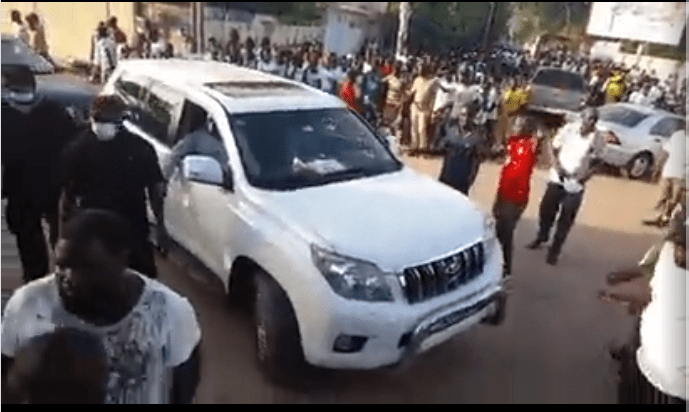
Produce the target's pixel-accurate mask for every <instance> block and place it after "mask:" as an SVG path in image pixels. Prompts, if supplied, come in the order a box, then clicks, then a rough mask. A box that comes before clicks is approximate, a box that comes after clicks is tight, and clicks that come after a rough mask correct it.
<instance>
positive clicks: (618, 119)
mask: <svg viewBox="0 0 689 412" xmlns="http://www.w3.org/2000/svg"><path fill="white" fill-rule="evenodd" d="M599 114H600V117H599V118H600V120H601V121H604V122H610V123H615V124H619V125H622V126H625V127H634V126H636V125H638V124H639V123H641V121H642V120H644V119H645V118H647V117H648V114H646V113H641V112H638V111H636V110H633V109H630V108H628V107H622V106H604V107H601V108H600V109H599Z"/></svg>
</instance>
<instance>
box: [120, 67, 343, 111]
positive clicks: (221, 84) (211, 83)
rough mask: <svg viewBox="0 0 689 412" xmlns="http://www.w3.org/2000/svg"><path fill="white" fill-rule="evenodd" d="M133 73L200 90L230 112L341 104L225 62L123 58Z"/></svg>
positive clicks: (325, 96) (330, 97)
mask: <svg viewBox="0 0 689 412" xmlns="http://www.w3.org/2000/svg"><path fill="white" fill-rule="evenodd" d="M122 64H123V67H124V68H125V69H126V70H128V71H131V72H132V73H133V74H140V75H145V76H147V77H153V78H154V79H156V80H159V81H162V82H164V83H167V84H169V85H171V86H178V87H183V88H185V89H188V88H196V89H201V90H203V91H205V92H206V93H208V94H209V95H210V96H212V97H214V98H215V99H217V100H218V101H220V102H221V103H222V104H223V105H224V106H225V108H226V109H227V110H228V111H229V112H231V113H248V112H268V111H286V110H305V109H319V108H334V107H345V105H344V103H343V102H342V101H340V99H338V98H337V97H335V96H331V95H329V94H326V93H323V92H321V91H320V90H316V89H313V88H311V87H308V86H307V85H305V84H302V83H299V82H294V81H291V80H288V79H284V78H282V77H278V76H274V75H270V74H266V73H263V72H260V71H258V70H252V69H248V68H244V67H240V66H236V65H232V64H228V63H222V62H215V61H197V60H183V59H170V60H127V61H124V62H123V63H122Z"/></svg>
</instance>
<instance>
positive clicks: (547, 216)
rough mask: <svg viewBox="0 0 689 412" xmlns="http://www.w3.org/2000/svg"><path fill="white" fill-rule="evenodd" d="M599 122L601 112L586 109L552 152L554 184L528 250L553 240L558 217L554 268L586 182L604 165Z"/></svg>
mask: <svg viewBox="0 0 689 412" xmlns="http://www.w3.org/2000/svg"><path fill="white" fill-rule="evenodd" d="M597 121H598V109H596V108H593V107H589V108H587V109H585V110H584V112H583V113H582V116H581V122H576V123H570V124H568V125H565V126H564V127H563V128H562V129H560V131H559V132H558V134H557V135H556V136H555V138H554V140H553V142H552V147H550V148H549V150H548V151H549V152H550V153H549V155H550V158H551V162H552V164H553V167H552V169H551V171H550V182H549V183H548V186H547V188H546V191H545V194H544V195H543V199H542V200H541V206H540V209H539V230H538V234H537V237H536V240H534V241H533V242H531V243H530V244H529V245H528V248H529V249H538V248H539V247H540V246H541V245H542V244H543V243H545V242H547V241H548V240H549V239H550V230H551V228H552V225H553V223H554V222H555V218H556V217H557V218H558V220H557V227H556V230H555V235H554V237H553V242H552V244H551V245H550V248H549V250H548V256H547V258H546V262H547V263H548V264H550V265H555V264H557V260H558V257H559V256H560V252H561V251H562V246H563V244H564V242H565V239H566V238H567V235H568V233H569V231H570V229H571V228H572V226H573V225H574V219H575V218H576V215H577V213H578V211H579V207H580V206H581V203H582V201H583V198H584V189H585V185H586V182H587V181H588V180H589V179H591V177H593V175H594V174H595V173H596V171H597V168H598V165H599V164H600V157H601V154H602V150H603V147H604V145H605V142H604V139H603V136H602V134H601V133H599V132H598V131H597V130H596V122H597ZM558 213H559V217H558Z"/></svg>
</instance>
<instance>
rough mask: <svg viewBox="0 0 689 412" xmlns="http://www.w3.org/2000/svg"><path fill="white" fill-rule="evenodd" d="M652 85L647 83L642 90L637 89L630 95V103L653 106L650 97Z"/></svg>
mask: <svg viewBox="0 0 689 412" xmlns="http://www.w3.org/2000/svg"><path fill="white" fill-rule="evenodd" d="M650 89H651V86H650V85H649V84H648V83H646V84H644V85H643V86H642V87H641V89H640V90H637V91H635V92H633V93H632V94H631V96H629V103H634V104H639V105H642V106H651V105H652V104H651V98H650V97H649V95H648V94H649V91H650Z"/></svg>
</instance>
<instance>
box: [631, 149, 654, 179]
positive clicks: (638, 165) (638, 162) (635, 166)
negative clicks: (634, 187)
mask: <svg viewBox="0 0 689 412" xmlns="http://www.w3.org/2000/svg"><path fill="white" fill-rule="evenodd" d="M652 172H653V155H651V154H650V153H648V152H643V153H639V154H638V155H636V156H634V158H633V159H632V160H631V161H630V162H629V164H628V165H627V175H628V176H629V177H630V178H631V179H635V180H642V179H648V178H649V177H650V175H651V173H652Z"/></svg>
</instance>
